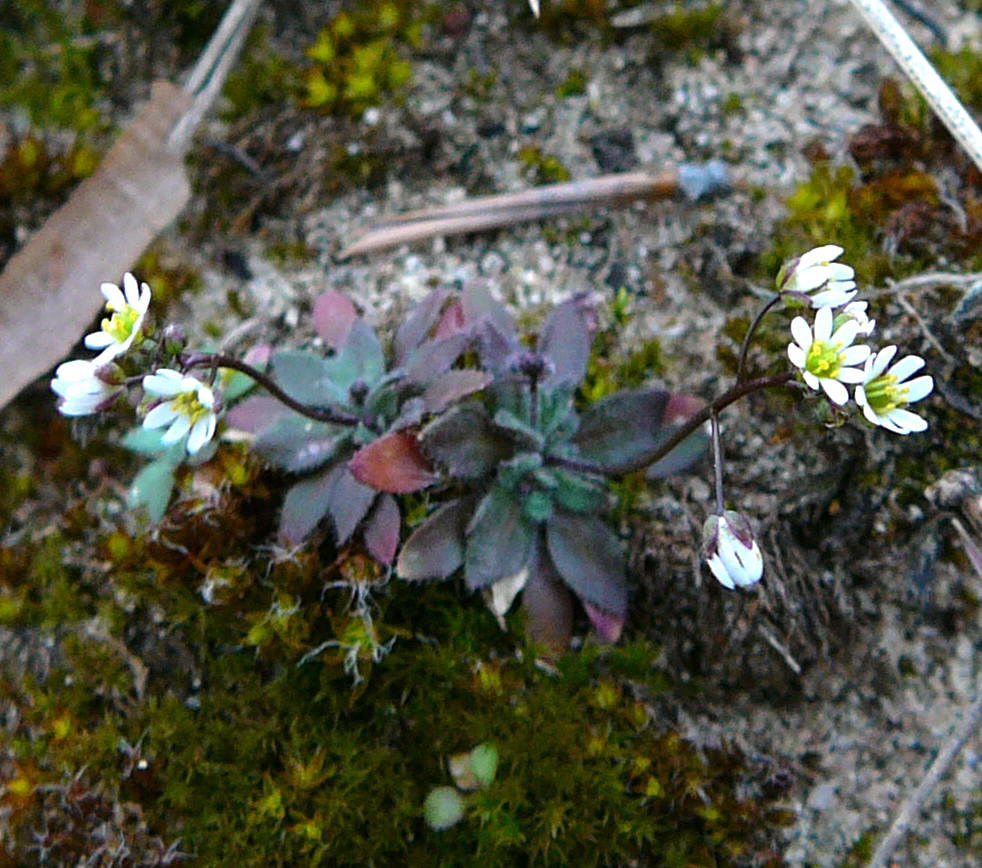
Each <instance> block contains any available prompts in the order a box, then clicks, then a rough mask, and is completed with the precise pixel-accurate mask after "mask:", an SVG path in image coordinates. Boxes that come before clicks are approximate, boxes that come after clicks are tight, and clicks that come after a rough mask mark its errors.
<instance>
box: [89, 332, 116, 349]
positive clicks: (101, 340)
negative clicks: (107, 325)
mask: <svg viewBox="0 0 982 868" xmlns="http://www.w3.org/2000/svg"><path fill="white" fill-rule="evenodd" d="M114 343H115V341H114V340H113V338H112V336H111V335H110V334H109V333H108V332H92V334H89V335H86V336H85V346H86V347H88V348H89V349H90V350H101V349H104V348H106V347H108V346H109V345H110V344H114Z"/></svg>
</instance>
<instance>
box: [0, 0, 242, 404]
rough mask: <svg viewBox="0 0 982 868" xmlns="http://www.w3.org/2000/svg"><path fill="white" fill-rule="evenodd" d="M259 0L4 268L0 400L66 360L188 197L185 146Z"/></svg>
mask: <svg viewBox="0 0 982 868" xmlns="http://www.w3.org/2000/svg"><path fill="white" fill-rule="evenodd" d="M258 5H259V0H235V2H234V3H233V4H232V5H231V6H230V7H229V10H228V12H227V13H226V16H225V18H224V19H223V21H222V24H221V25H220V26H219V28H218V30H217V31H216V33H215V36H214V37H213V39H212V41H211V42H210V43H209V45H208V46H207V47H206V49H205V52H204V53H203V54H202V57H201V60H200V61H199V62H198V64H197V65H196V66H195V68H194V70H193V71H192V72H191V75H190V77H189V80H188V88H187V89H182V88H179V87H177V86H175V85H172V84H170V83H168V82H165V81H157V82H154V83H153V85H152V89H151V96H150V101H149V103H147V105H146V106H144V107H143V109H142V110H141V111H140V112H139V113H138V115H137V116H136V118H135V119H134V120H133V121H132V122H131V123H130V125H129V126H128V127H127V128H126V130H125V131H124V132H123V133H122V135H121V136H120V137H119V139H118V140H117V141H116V142H115V143H114V144H113V146H112V147H111V148H110V149H109V151H108V153H107V154H106V155H105V157H104V158H103V160H102V163H101V164H100V166H99V168H98V170H97V171H96V172H95V174H94V175H92V177H90V178H87V179H86V180H85V181H83V182H82V183H81V184H79V186H78V187H77V188H76V189H75V191H74V192H73V193H72V196H71V198H70V199H69V200H68V202H66V203H65V204H64V205H63V206H62V207H61V208H59V209H58V210H57V211H55V212H54V213H53V214H52V215H51V216H50V217H49V218H48V219H47V220H46V221H45V223H44V225H43V226H42V227H41V229H40V230H38V232H37V233H35V235H34V236H33V237H32V238H31V239H30V240H29V241H28V243H27V244H26V245H25V246H24V247H23V248H22V249H21V250H19V251H18V252H17V253H16V254H14V256H13V257H11V259H10V261H9V262H8V263H7V267H6V268H5V269H4V271H3V273H2V274H0V371H3V374H4V376H3V380H2V382H0V407H3V406H5V405H6V404H7V403H8V402H9V401H10V400H11V399H12V398H13V397H14V396H15V395H16V394H17V393H18V392H19V391H20V390H21V389H23V388H24V386H26V385H27V384H28V383H30V382H31V381H32V380H33V379H35V378H36V377H37V376H39V375H40V374H42V373H44V372H45V371H46V370H48V369H49V368H50V367H51V366H52V365H54V364H55V363H56V362H58V361H59V360H60V359H62V358H63V357H64V356H65V354H66V353H68V352H69V350H71V348H72V346H73V345H74V344H75V342H76V341H77V340H78V338H79V335H80V334H81V333H82V332H83V331H84V329H85V328H86V326H87V325H88V324H89V323H90V322H91V321H92V319H93V317H94V316H95V315H96V313H97V312H98V310H99V307H100V305H101V302H102V299H101V297H100V295H99V293H98V291H97V290H98V287H99V285H100V284H101V283H102V282H104V281H118V280H119V279H120V277H121V275H122V274H123V272H125V271H127V270H129V269H130V268H131V267H132V266H133V263H134V262H136V260H137V259H138V258H139V257H140V255H141V254H142V253H143V251H144V250H145V249H146V248H147V246H148V245H149V244H150V242H151V241H153V239H154V238H156V237H157V235H159V234H160V232H161V231H163V230H164V229H165V228H166V227H167V225H168V224H169V223H170V222H171V221H172V220H174V218H175V217H177V215H178V214H180V212H181V211H182V209H183V208H184V206H185V205H186V204H187V202H188V200H189V199H190V197H191V188H190V186H189V184H188V180H187V176H186V174H185V170H184V152H185V150H186V149H187V146H188V144H189V141H190V137H191V134H192V133H193V132H194V129H195V128H196V127H197V125H198V123H199V122H200V120H201V118H202V117H203V115H204V113H205V111H206V110H207V109H208V107H209V106H210V105H211V102H212V101H213V100H214V98H215V97H216V96H217V94H218V91H219V90H220V88H221V84H222V81H223V80H224V78H225V76H226V75H227V74H228V70H229V68H230V67H231V64H232V62H233V61H234V59H235V57H236V55H237V53H238V50H239V48H240V47H241V45H242V42H243V40H244V38H245V35H246V33H247V32H248V29H249V24H250V23H251V21H252V18H253V16H254V14H255V11H256V9H257V7H258Z"/></svg>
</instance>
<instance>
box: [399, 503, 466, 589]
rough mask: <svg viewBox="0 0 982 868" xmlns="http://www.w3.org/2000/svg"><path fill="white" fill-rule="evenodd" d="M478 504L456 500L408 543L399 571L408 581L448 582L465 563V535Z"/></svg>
mask: <svg viewBox="0 0 982 868" xmlns="http://www.w3.org/2000/svg"><path fill="white" fill-rule="evenodd" d="M473 507H474V504H473V501H472V500H471V499H470V498H464V499H462V500H452V501H450V503H446V504H444V505H443V506H441V507H440V508H439V509H438V510H437V511H436V512H434V513H433V514H432V515H431V516H430V517H429V518H427V519H426V521H424V522H423V523H422V524H421V525H420V526H419V527H418V528H416V530H414V531H413V532H412V534H411V535H410V537H409V539H407V540H406V543H405V545H403V547H402V551H401V552H400V553H399V560H398V561H396V571H397V572H398V573H399V575H400V576H402V578H404V579H409V580H410V581H418V580H419V579H446V578H448V577H449V576H451V575H453V573H454V572H456V570H457V569H458V567H460V566H461V565H462V564H463V563H464V533H465V529H466V527H467V521H468V519H469V518H470V514H471V511H472V510H473Z"/></svg>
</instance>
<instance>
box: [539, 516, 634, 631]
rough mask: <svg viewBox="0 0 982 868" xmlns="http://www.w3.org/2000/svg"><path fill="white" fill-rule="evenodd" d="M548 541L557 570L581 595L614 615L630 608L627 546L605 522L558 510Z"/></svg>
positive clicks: (547, 534) (547, 531) (552, 521)
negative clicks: (628, 602) (626, 558)
mask: <svg viewBox="0 0 982 868" xmlns="http://www.w3.org/2000/svg"><path fill="white" fill-rule="evenodd" d="M546 541H547V544H548V547H549V555H550V556H551V557H552V562H553V564H555V566H556V570H557V572H558V573H559V575H560V576H561V577H562V579H563V581H564V582H565V583H566V584H567V585H569V587H570V588H572V589H573V591H574V592H575V593H576V595H577V596H578V597H580V598H581V599H582V600H584V601H586V602H588V603H593V604H594V605H595V606H598V607H599V608H601V609H603V610H605V611H607V612H611V613H613V614H615V615H619V616H623V615H624V614H625V613H626V612H627V579H626V576H625V557H624V549H623V547H622V546H621V543H620V540H619V539H618V538H617V536H616V535H615V534H614V532H613V531H612V530H611V529H610V528H609V527H608V526H607V524H606V523H605V522H603V521H601V520H600V519H598V518H595V517H593V516H584V515H570V514H568V513H563V512H559V511H557V512H556V513H555V514H554V515H553V517H552V519H551V520H550V521H549V523H548V524H547V525H546Z"/></svg>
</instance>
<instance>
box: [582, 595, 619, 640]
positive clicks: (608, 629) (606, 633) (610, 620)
mask: <svg viewBox="0 0 982 868" xmlns="http://www.w3.org/2000/svg"><path fill="white" fill-rule="evenodd" d="M583 608H584V609H585V610H586V614H587V617H588V618H589V619H590V623H591V624H593V629H594V630H596V631H597V635H598V636H599V637H600V640H601V641H602V642H610V643H611V644H613V643H614V642H616V641H617V640H618V639H620V638H621V632H622V631H623V630H624V620H625V619H624V616H623V615H614V614H613V613H611V612H605V611H604V610H603V609H598V608H597V607H596V606H594V605H593V604H592V603H587V602H586V601H584V602H583Z"/></svg>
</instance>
